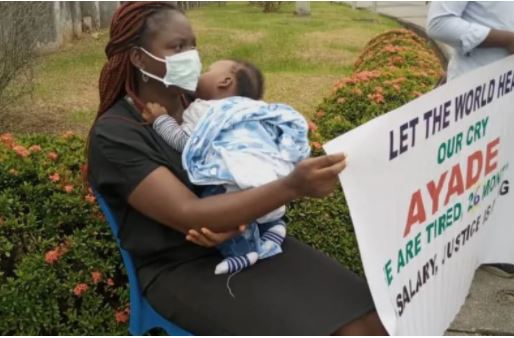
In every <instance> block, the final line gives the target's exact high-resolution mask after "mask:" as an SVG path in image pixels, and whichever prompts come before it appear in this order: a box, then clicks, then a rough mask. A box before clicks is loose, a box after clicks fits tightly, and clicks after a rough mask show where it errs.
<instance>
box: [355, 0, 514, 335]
mask: <svg viewBox="0 0 514 338" xmlns="http://www.w3.org/2000/svg"><path fill="white" fill-rule="evenodd" d="M345 2H346V3H347V4H349V5H353V6H354V7H355V8H356V9H366V10H371V11H376V12H378V13H379V14H382V15H385V16H388V17H391V18H394V19H397V20H398V21H400V22H401V23H404V24H406V25H409V26H411V27H413V28H415V29H416V30H418V31H423V32H424V31H425V23H426V17H427V12H428V5H427V4H426V3H425V1H362V2H358V3H356V2H353V1H345ZM441 47H442V48H441V49H442V51H443V53H445V54H446V55H448V54H447V53H448V51H449V49H448V48H449V47H447V46H445V45H442V44H441ZM447 335H510V336H512V335H514V279H505V278H500V277H496V276H494V275H492V274H490V273H488V272H486V271H483V270H481V269H479V270H477V272H476V273H475V278H474V280H473V284H472V286H471V290H470V293H469V295H468V297H467V299H466V303H465V304H464V306H463V307H462V309H461V311H460V313H459V314H458V315H457V317H456V318H455V320H454V322H453V323H452V325H451V326H450V328H449V329H448V331H447Z"/></svg>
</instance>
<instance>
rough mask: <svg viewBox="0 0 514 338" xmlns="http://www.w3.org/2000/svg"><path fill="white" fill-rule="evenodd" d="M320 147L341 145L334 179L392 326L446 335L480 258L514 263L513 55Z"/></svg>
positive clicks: (392, 329)
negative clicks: (342, 161) (342, 160)
mask: <svg viewBox="0 0 514 338" xmlns="http://www.w3.org/2000/svg"><path fill="white" fill-rule="evenodd" d="M324 148H325V150H326V152H327V153H329V154H332V153H338V152H345V153H347V154H348V167H347V168H346V169H345V170H344V171H343V173H342V174H341V177H340V178H341V182H342V185H343V189H344V193H345V196H346V199H347V202H348V206H349V208H350V213H351V216H352V220H353V224H354V227H355V232H356V234H357V240H358V243H359V249H360V252H361V256H362V261H363V264H364V270H365V273H366V277H367V280H368V283H369V285H370V288H371V293H372V295H373V299H374V301H375V305H376V307H377V310H378V313H379V315H380V318H381V319H382V321H383V323H384V325H385V326H386V329H387V330H388V332H389V333H390V334H395V335H397V334H399V335H419V334H422V335H441V334H443V333H444V331H445V330H446V329H447V328H448V327H449V325H450V323H451V322H452V321H453V319H454V318H455V316H456V314H457V313H458V311H459V310H460V308H461V306H462V304H463V303H464V300H465V298H466V296H467V294H468V292H469V288H470V285H471V281H472V279H473V275H474V272H475V270H476V268H477V267H478V266H479V265H481V264H483V263H498V262H501V263H514V220H513V218H514V217H513V216H514V192H512V191H509V190H512V189H513V188H514V56H511V57H509V58H506V59H504V60H501V61H499V62H496V63H494V64H492V65H490V66H487V67H484V68H481V69H478V70H476V71H474V72H471V73H469V74H465V75H463V76H461V77H460V78H458V79H456V80H454V81H452V82H450V83H448V84H446V85H444V86H442V87H439V88H438V89H436V90H433V91H432V92H430V93H428V94H426V95H424V96H422V97H420V98H418V99H416V100H414V101H412V102H410V103H408V104H406V105H404V106H403V107H401V108H398V109H396V110H394V111H392V112H390V113H388V114H386V115H383V116H381V117H378V118H376V119H374V120H372V121H370V122H368V123H366V124H364V125H362V126H360V127H359V128H356V129H354V130H352V131H350V132H348V133H346V134H344V135H342V136H340V137H338V138H336V139H334V140H332V141H330V142H329V143H327V144H326V145H325V146H324ZM509 181H510V189H509Z"/></svg>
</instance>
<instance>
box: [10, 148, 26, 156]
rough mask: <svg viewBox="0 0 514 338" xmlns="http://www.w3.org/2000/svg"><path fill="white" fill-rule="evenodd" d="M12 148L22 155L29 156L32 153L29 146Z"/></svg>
mask: <svg viewBox="0 0 514 338" xmlns="http://www.w3.org/2000/svg"><path fill="white" fill-rule="evenodd" d="M12 149H13V150H14V151H15V152H16V154H17V155H18V156H20V157H27V156H29V155H30V151H29V150H28V149H27V148H25V147H24V146H14V147H13V148H12Z"/></svg>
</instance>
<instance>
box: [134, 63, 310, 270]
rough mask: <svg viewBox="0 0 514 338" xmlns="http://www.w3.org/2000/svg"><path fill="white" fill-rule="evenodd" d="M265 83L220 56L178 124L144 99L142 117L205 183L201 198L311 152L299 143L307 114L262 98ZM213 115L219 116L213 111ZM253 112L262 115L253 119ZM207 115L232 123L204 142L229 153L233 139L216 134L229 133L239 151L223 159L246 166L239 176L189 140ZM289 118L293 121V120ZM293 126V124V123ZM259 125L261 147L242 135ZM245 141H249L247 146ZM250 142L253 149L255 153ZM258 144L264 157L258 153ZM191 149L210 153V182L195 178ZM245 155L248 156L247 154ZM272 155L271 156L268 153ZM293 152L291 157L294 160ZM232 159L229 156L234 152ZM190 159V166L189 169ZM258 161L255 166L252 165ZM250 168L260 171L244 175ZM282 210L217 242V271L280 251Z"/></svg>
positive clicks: (274, 173)
mask: <svg viewBox="0 0 514 338" xmlns="http://www.w3.org/2000/svg"><path fill="white" fill-rule="evenodd" d="M263 88H264V79H263V76H262V73H261V71H260V70H259V69H257V68H256V67H255V66H254V65H252V64H250V63H248V62H245V61H235V60H220V61H217V62H215V63H213V64H212V65H211V66H210V67H209V68H208V70H207V72H205V73H204V74H202V75H201V76H200V79H199V81H198V87H197V91H196V94H197V97H198V99H196V100H195V101H194V102H192V103H191V104H190V105H189V107H188V108H187V109H186V110H185V111H184V113H183V121H182V124H179V123H177V121H176V120H175V119H174V118H173V117H171V116H169V115H168V114H167V112H166V110H165V108H164V107H162V106H160V105H158V104H154V103H148V104H147V106H146V108H147V109H146V110H145V112H144V113H143V117H144V118H145V119H146V120H147V121H148V122H151V123H152V124H153V128H154V129H155V131H156V132H157V133H158V134H159V135H160V136H161V137H162V138H163V139H164V140H165V141H166V143H168V144H169V145H170V146H171V147H172V148H174V149H175V150H176V151H179V152H184V154H183V164H184V167H185V169H186V170H188V174H189V177H190V178H192V179H191V181H192V182H193V183H195V184H204V185H208V186H207V187H206V189H204V191H203V193H202V197H205V196H210V195H215V194H221V193H224V192H228V191H235V190H240V189H247V188H249V187H252V186H256V185H262V184H263V183H267V181H272V180H273V179H276V178H277V177H280V176H285V175H287V174H288V173H289V172H290V171H291V170H292V168H294V164H296V163H297V162H298V161H299V160H301V159H303V158H306V157H308V156H309V151H308V150H306V148H308V147H304V146H303V143H304V142H303V141H305V143H306V144H308V141H307V124H306V122H305V119H304V118H303V117H302V116H301V114H299V113H297V112H295V111H293V110H292V109H291V108H290V107H287V106H285V105H268V104H266V103H265V102H263V101H260V100H261V98H262V95H263ZM283 112H285V113H286V115H287V116H289V117H288V118H286V120H287V121H280V119H281V114H282V113H283ZM213 114H217V115H216V116H214V115H213ZM259 114H260V115H259ZM206 115H208V116H206ZM248 116H253V117H252V119H251V121H250V119H248V118H247V117H248ZM256 116H261V117H259V118H257V117H256ZM272 116H273V117H272ZM291 116H292V117H291ZM209 117H210V118H212V119H213V121H210V122H211V123H214V124H215V125H216V127H218V126H219V125H225V126H228V125H230V128H226V129H225V130H221V129H220V131H219V133H217V134H214V136H213V137H212V138H211V139H209V140H208V141H207V142H208V144H209V145H211V144H213V143H214V144H217V145H221V147H223V146H226V147H228V148H227V149H228V151H226V152H225V153H229V152H230V150H234V147H232V148H231V149H230V147H231V145H230V143H231V142H227V141H226V140H223V141H222V142H220V138H219V137H218V136H219V135H220V134H221V135H223V133H224V134H225V135H230V136H228V138H229V139H230V140H231V141H232V142H233V143H234V144H236V147H237V151H235V152H234V154H236V156H235V157H239V158H238V159H236V160H234V161H229V160H227V159H226V160H224V161H222V162H223V163H224V164H226V163H227V162H232V164H233V166H234V167H244V166H245V165H247V167H248V166H249V167H250V168H249V170H248V168H247V169H243V170H239V172H240V174H239V175H237V174H234V175H233V176H238V177H239V178H240V179H238V178H237V177H235V178H232V179H227V178H226V177H227V175H224V174H223V173H224V172H223V170H222V169H220V168H219V166H217V165H213V163H215V162H216V161H215V160H216V158H215V157H216V156H215V154H214V155H213V154H212V152H211V153H205V151H204V150H205V148H208V147H204V146H198V147H195V145H194V144H191V143H195V142H196V144H199V143H201V142H198V141H197V140H199V139H201V138H202V136H205V135H204V134H205V133H204V132H201V131H199V130H198V129H202V128H197V127H199V124H201V123H203V124H205V125H208V124H209ZM259 119H260V120H259ZM293 120H294V122H291V121H293ZM256 121H258V123H259V124H258V125H255V123H257V122H256ZM262 121H264V122H262ZM270 121H271V122H270ZM231 123H232V124H231ZM252 123H253V124H252ZM285 124H287V129H295V127H296V130H299V134H298V133H297V134H298V135H300V138H301V141H302V142H298V143H299V144H301V147H300V148H301V151H300V152H298V151H296V148H298V147H297V146H296V144H295V142H296V140H295V139H294V138H293V137H289V135H285V134H287V133H284V132H282V131H281V127H280V126H282V125H285ZM250 125H252V127H251V130H252V131H251V132H250V133H246V134H244V130H245V128H246V127H248V126H250ZM291 125H292V127H293V128H291ZM261 127H262V128H261ZM206 128H207V127H206ZM259 128H261V129H262V131H264V132H261V133H260V134H258V136H259V139H263V140H264V141H262V142H264V143H263V144H264V146H263V145H262V144H257V142H254V141H252V139H250V140H245V136H244V135H246V136H248V135H250V134H251V133H252V132H255V130H256V129H259ZM207 129H208V130H209V132H211V134H212V130H213V129H216V128H212V127H208V128H207ZM196 134H198V136H195V137H194V138H195V142H190V139H191V137H192V136H193V135H196ZM237 135H242V137H241V138H240V139H236V140H235V138H238V136H237ZM273 135H274V136H273ZM216 137H218V138H216ZM255 139H256V138H255V136H254V140H255ZM304 139H305V140H304ZM214 140H217V141H218V142H215V141H214ZM188 142H189V144H188ZM259 142H260V141H259ZM262 142H261V143H262ZM277 142H278V143H280V144H281V145H282V143H283V145H286V148H295V150H294V151H293V152H294V153H295V154H294V155H291V154H289V153H288V151H286V150H284V149H283V148H284V147H279V144H278V143H277ZM245 144H246V145H248V146H245ZM252 147H254V148H255V149H257V153H256V151H255V149H252ZM279 148H280V149H282V150H281V153H282V154H283V156H282V155H281V154H279V152H278V149H279ZM261 149H262V152H263V154H262V155H263V156H260V155H261V154H258V152H259V151H261ZM239 150H240V151H239ZM195 151H196V153H201V155H206V157H208V159H205V163H206V164H207V165H209V166H210V168H209V170H208V172H209V175H210V174H212V172H213V169H215V174H214V176H211V178H214V179H213V180H211V181H210V182H211V183H208V182H209V180H202V179H201V178H199V179H196V180H195V178H196V176H198V175H196V176H195V174H193V173H192V172H191V171H192V170H194V169H196V168H199V167H201V165H199V164H198V163H197V162H198V161H197V162H194V161H193V162H194V163H195V165H191V163H193V162H192V161H191V158H193V159H194V158H198V157H199V156H194V155H193V154H195ZM186 153H187V154H186ZM297 153H300V155H299V156H298V155H297ZM248 154H250V156H247V155H248ZM256 154H257V157H258V160H257V161H255V157H256V156H255V155H256ZM270 154H272V155H273V156H271V157H270V156H269V155H270ZM277 154H278V155H277ZM245 156H246V157H245ZM280 157H284V158H280ZM292 157H295V158H294V159H292ZM230 158H231V159H233V158H234V156H232V157H230ZM271 161H276V162H277V165H276V166H275V167H276V168H278V169H275V168H273V169H271V170H266V168H263V167H265V166H266V165H265V164H264V162H268V164H269V162H271ZM251 162H253V165H250V163H251ZM188 163H189V164H190V165H189V166H190V167H193V168H188V165H187V164H188ZM256 165H258V166H259V167H255V166H256ZM268 167H269V165H268ZM229 171H230V170H229ZM236 171H237V170H236ZM249 171H254V172H255V171H258V172H256V173H255V174H253V175H252V173H250V175H248V174H249ZM241 172H242V173H241ZM266 173H268V174H266ZM259 175H261V176H262V175H264V176H266V177H265V178H262V179H261V180H260V181H259V180H257V181H256V180H254V182H248V181H251V180H252V179H251V178H250V176H259ZM204 176H205V175H204ZM229 176H230V175H229ZM284 214H285V207H284V206H282V207H281V208H279V209H277V210H274V211H272V212H270V213H268V214H267V215H265V216H263V217H261V218H259V219H257V220H256V221H255V222H252V223H251V224H250V225H249V226H247V227H246V230H245V231H244V232H243V233H242V234H241V235H239V236H237V237H235V238H233V239H230V240H228V241H226V242H224V243H222V244H221V245H219V246H218V249H219V251H220V252H221V254H222V255H223V256H224V257H225V259H224V260H223V261H222V262H221V263H219V264H218V265H217V266H216V269H215V274H225V273H233V272H237V271H240V270H242V269H244V268H246V267H249V266H251V265H253V264H255V262H256V261H257V260H258V259H264V258H268V257H271V256H273V255H276V254H278V253H281V252H282V250H281V244H282V242H283V240H284V238H285V236H286V224H285V222H284V220H283V216H284Z"/></svg>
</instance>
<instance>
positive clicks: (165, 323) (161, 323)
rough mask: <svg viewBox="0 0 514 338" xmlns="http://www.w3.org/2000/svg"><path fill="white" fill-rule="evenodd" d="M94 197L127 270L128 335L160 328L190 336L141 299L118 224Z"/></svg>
mask: <svg viewBox="0 0 514 338" xmlns="http://www.w3.org/2000/svg"><path fill="white" fill-rule="evenodd" d="M95 196H96V200H97V201H98V205H99V206H100V209H102V212H103V213H104V215H105V217H106V218H107V222H108V223H109V226H110V227H111V230H112V233H113V234H114V238H115V239H116V243H117V244H118V248H119V249H120V252H121V257H122V258H123V263H124V264H125V268H126V269H127V275H128V279H129V284H130V322H129V332H130V334H131V335H133V336H141V335H143V334H145V333H146V332H148V331H149V330H151V329H153V328H161V329H164V330H165V331H166V333H167V334H168V335H171V336H191V335H192V334H191V333H189V332H187V331H185V330H184V329H182V328H180V327H178V326H177V325H175V324H173V323H172V322H170V321H169V320H167V319H165V318H163V317H162V316H161V315H160V314H158V313H157V311H155V310H154V308H153V307H152V306H151V305H150V304H149V303H148V301H147V300H146V299H145V298H144V297H143V295H142V293H141V288H140V287H139V281H138V280H137V275H136V269H135V266H134V262H133V261H132V258H131V257H130V254H129V252H128V251H127V250H124V249H123V248H122V247H121V245H120V241H119V238H118V231H119V226H118V222H116V219H115V218H114V216H113V214H112V212H111V209H110V208H109V206H108V205H107V203H106V202H105V200H104V199H103V197H102V196H101V195H100V194H99V193H98V192H96V191H95Z"/></svg>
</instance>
